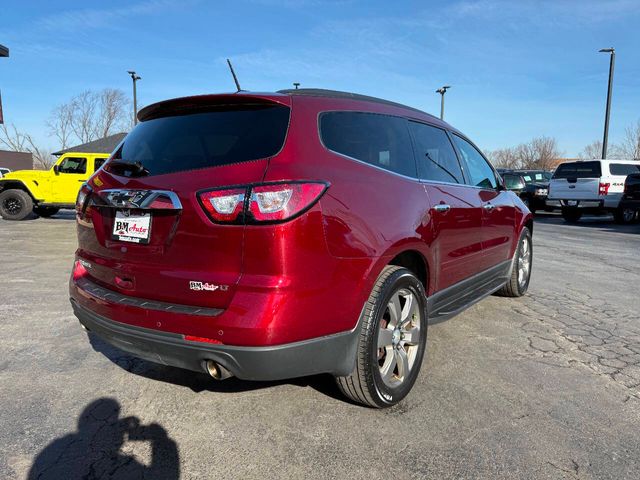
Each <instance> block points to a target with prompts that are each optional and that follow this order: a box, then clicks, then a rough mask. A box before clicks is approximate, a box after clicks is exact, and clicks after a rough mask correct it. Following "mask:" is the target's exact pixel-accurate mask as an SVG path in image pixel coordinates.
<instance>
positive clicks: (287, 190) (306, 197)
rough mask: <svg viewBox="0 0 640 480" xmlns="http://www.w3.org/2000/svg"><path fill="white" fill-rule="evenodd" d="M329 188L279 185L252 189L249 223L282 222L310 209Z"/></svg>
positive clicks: (306, 185) (302, 184)
mask: <svg viewBox="0 0 640 480" xmlns="http://www.w3.org/2000/svg"><path fill="white" fill-rule="evenodd" d="M326 188H327V186H326V185H325V184H324V183H277V184H271V185H258V186H255V187H253V188H252V189H251V197H250V199H249V215H248V218H247V219H248V220H249V221H251V220H252V221H255V222H281V221H284V220H289V219H290V218H293V217H295V216H296V215H299V214H300V213H302V212H303V211H305V210H307V209H308V208H310V207H311V206H312V205H313V204H314V203H315V202H316V200H318V198H320V195H322V193H323V192H324V191H325V189H326Z"/></svg>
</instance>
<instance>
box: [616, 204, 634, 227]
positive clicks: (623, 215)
mask: <svg viewBox="0 0 640 480" xmlns="http://www.w3.org/2000/svg"><path fill="white" fill-rule="evenodd" d="M613 219H614V220H615V222H616V223H619V224H620V225H628V224H630V223H633V222H634V221H635V220H636V211H635V210H634V209H633V208H629V207H624V208H623V207H618V208H617V209H616V210H615V211H614V212H613Z"/></svg>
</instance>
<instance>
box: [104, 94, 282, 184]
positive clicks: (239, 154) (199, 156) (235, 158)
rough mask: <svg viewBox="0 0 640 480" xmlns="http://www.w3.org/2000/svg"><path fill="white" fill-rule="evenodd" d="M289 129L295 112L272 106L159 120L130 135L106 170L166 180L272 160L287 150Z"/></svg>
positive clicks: (230, 109) (246, 107)
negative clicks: (174, 175) (182, 174)
mask: <svg viewBox="0 0 640 480" xmlns="http://www.w3.org/2000/svg"><path fill="white" fill-rule="evenodd" d="M288 125H289V108H288V107H283V106H271V105H259V106H247V105H242V106H237V107H235V106H234V107H231V108H229V107H228V106H227V107H225V108H224V109H223V110H216V111H209V112H205V113H194V114H189V115H180V116H173V117H161V118H156V119H153V120H148V121H145V122H142V123H140V124H138V125H137V126H136V127H135V128H134V129H133V130H132V131H131V133H130V134H129V135H127V137H126V138H125V141H124V143H123V144H122V146H121V147H120V148H119V149H118V151H117V152H116V153H115V155H114V157H113V160H112V161H111V162H109V163H108V164H107V165H106V166H105V170H107V171H109V172H112V173H116V174H119V175H126V176H135V175H161V174H164V173H174V172H182V171H185V170H195V169H199V168H207V167H217V166H221V165H228V164H231V163H239V162H246V161H249V160H256V159H260V158H267V157H271V156H273V155H275V154H277V153H278V152H279V151H280V149H281V148H282V145H283V144H284V140H285V136H286V134H287V128H288ZM131 165H136V168H132V167H131Z"/></svg>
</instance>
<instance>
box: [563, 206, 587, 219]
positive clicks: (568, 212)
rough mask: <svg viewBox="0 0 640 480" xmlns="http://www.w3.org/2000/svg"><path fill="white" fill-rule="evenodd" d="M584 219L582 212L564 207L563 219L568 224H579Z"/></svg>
mask: <svg viewBox="0 0 640 480" xmlns="http://www.w3.org/2000/svg"><path fill="white" fill-rule="evenodd" d="M581 217H582V212H581V211H580V210H578V209H577V208H573V207H562V218H564V221H565V222H567V223H577V222H578V221H580V218H581Z"/></svg>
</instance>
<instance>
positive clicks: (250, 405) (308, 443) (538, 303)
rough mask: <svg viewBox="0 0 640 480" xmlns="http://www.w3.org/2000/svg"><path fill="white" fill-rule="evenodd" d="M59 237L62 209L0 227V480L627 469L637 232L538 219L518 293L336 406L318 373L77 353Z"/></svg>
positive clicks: (442, 327)
mask: <svg viewBox="0 0 640 480" xmlns="http://www.w3.org/2000/svg"><path fill="white" fill-rule="evenodd" d="M75 241H76V240H75V226H74V224H73V216H72V215H70V214H62V215H58V216H56V217H54V218H52V219H46V220H45V219H34V220H30V221H24V222H19V223H10V222H5V221H2V220H0V245H2V250H1V251H2V257H1V259H0V274H1V276H0V294H1V295H2V302H0V318H1V319H2V320H1V321H0V336H1V337H0V338H1V341H0V425H2V429H0V452H2V454H0V478H25V477H26V476H27V474H28V472H29V470H30V469H32V467H33V468H34V470H33V471H32V472H31V473H32V475H33V478H36V477H37V474H38V473H41V472H44V474H45V475H43V477H42V478H65V477H68V473H69V472H70V471H71V472H73V473H74V474H75V475H79V476H82V475H84V474H87V475H88V476H89V478H93V477H96V478H100V477H101V476H104V477H107V478H110V477H109V475H111V476H112V477H113V478H119V477H125V478H126V477H127V476H131V477H133V478H137V476H139V475H138V474H139V473H141V471H142V470H143V469H147V475H148V478H163V476H164V478H178V477H177V476H178V475H180V478H264V477H272V478H305V477H318V478H382V477H395V478H585V479H586V478H616V479H619V478H636V477H637V472H638V471H639V470H640V435H638V431H639V428H640V290H639V288H638V285H640V257H639V255H638V252H639V251H640V226H639V225H637V224H636V225H632V226H626V227H620V226H618V225H615V224H614V223H613V222H612V221H611V220H609V219H606V218H592V219H586V220H585V221H583V222H581V223H580V224H578V225H566V224H564V223H563V221H562V219H561V218H560V217H559V216H557V215H547V216H541V217H537V218H536V224H535V227H534V273H533V278H532V283H531V287H530V290H529V293H528V294H527V295H526V296H525V297H523V298H521V299H506V298H499V297H490V298H488V299H486V300H484V301H482V302H480V303H479V304H477V305H475V306H474V307H472V308H471V309H469V310H467V311H466V312H464V313H462V314H461V315H459V316H458V317H456V318H454V319H451V320H448V321H445V322H442V323H438V324H435V325H431V326H430V329H429V336H428V347H427V355H426V360H425V364H424V365H423V369H422V371H421V373H420V377H419V379H418V381H417V383H416V386H415V387H414V389H413V391H412V392H411V394H410V395H409V397H408V398H407V399H406V400H405V401H403V402H402V403H401V404H400V405H398V406H396V407H393V408H391V409H388V410H372V409H367V408H363V407H360V406H356V405H352V404H350V403H348V402H346V401H345V400H344V399H343V398H342V397H341V396H340V394H339V392H338V390H337V388H336V387H335V386H334V385H333V382H332V379H331V378H330V377H325V376H319V377H312V378H306V379H296V380H292V381H284V382H276V383H251V382H243V381H239V380H236V379H231V380H226V381H224V382H222V383H215V382H214V381H213V380H212V379H209V378H208V377H207V376H205V375H199V374H194V373H191V372H187V371H181V370H178V369H175V368H169V367H163V366H160V365H155V364H151V363H148V362H145V361H142V360H137V359H134V358H132V357H129V356H128V355H126V354H123V353H120V352H118V351H116V350H115V349H113V348H112V347H110V346H108V345H106V344H105V343H103V342H102V341H100V340H99V339H95V338H93V339H91V342H89V341H87V338H86V337H87V335H86V334H85V333H84V331H83V330H82V329H81V328H80V326H79V324H78V322H77V320H76V319H75V317H74V316H73V314H72V313H71V307H70V305H69V301H68V295H67V280H68V275H69V271H70V268H71V263H72V259H73V251H74V249H75ZM301 321H303V319H301ZM34 465H35V467H34ZM78 472H82V473H78ZM158 472H162V474H159V473H158ZM47 475H49V476H47ZM91 475H93V477H92V476H91Z"/></svg>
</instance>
